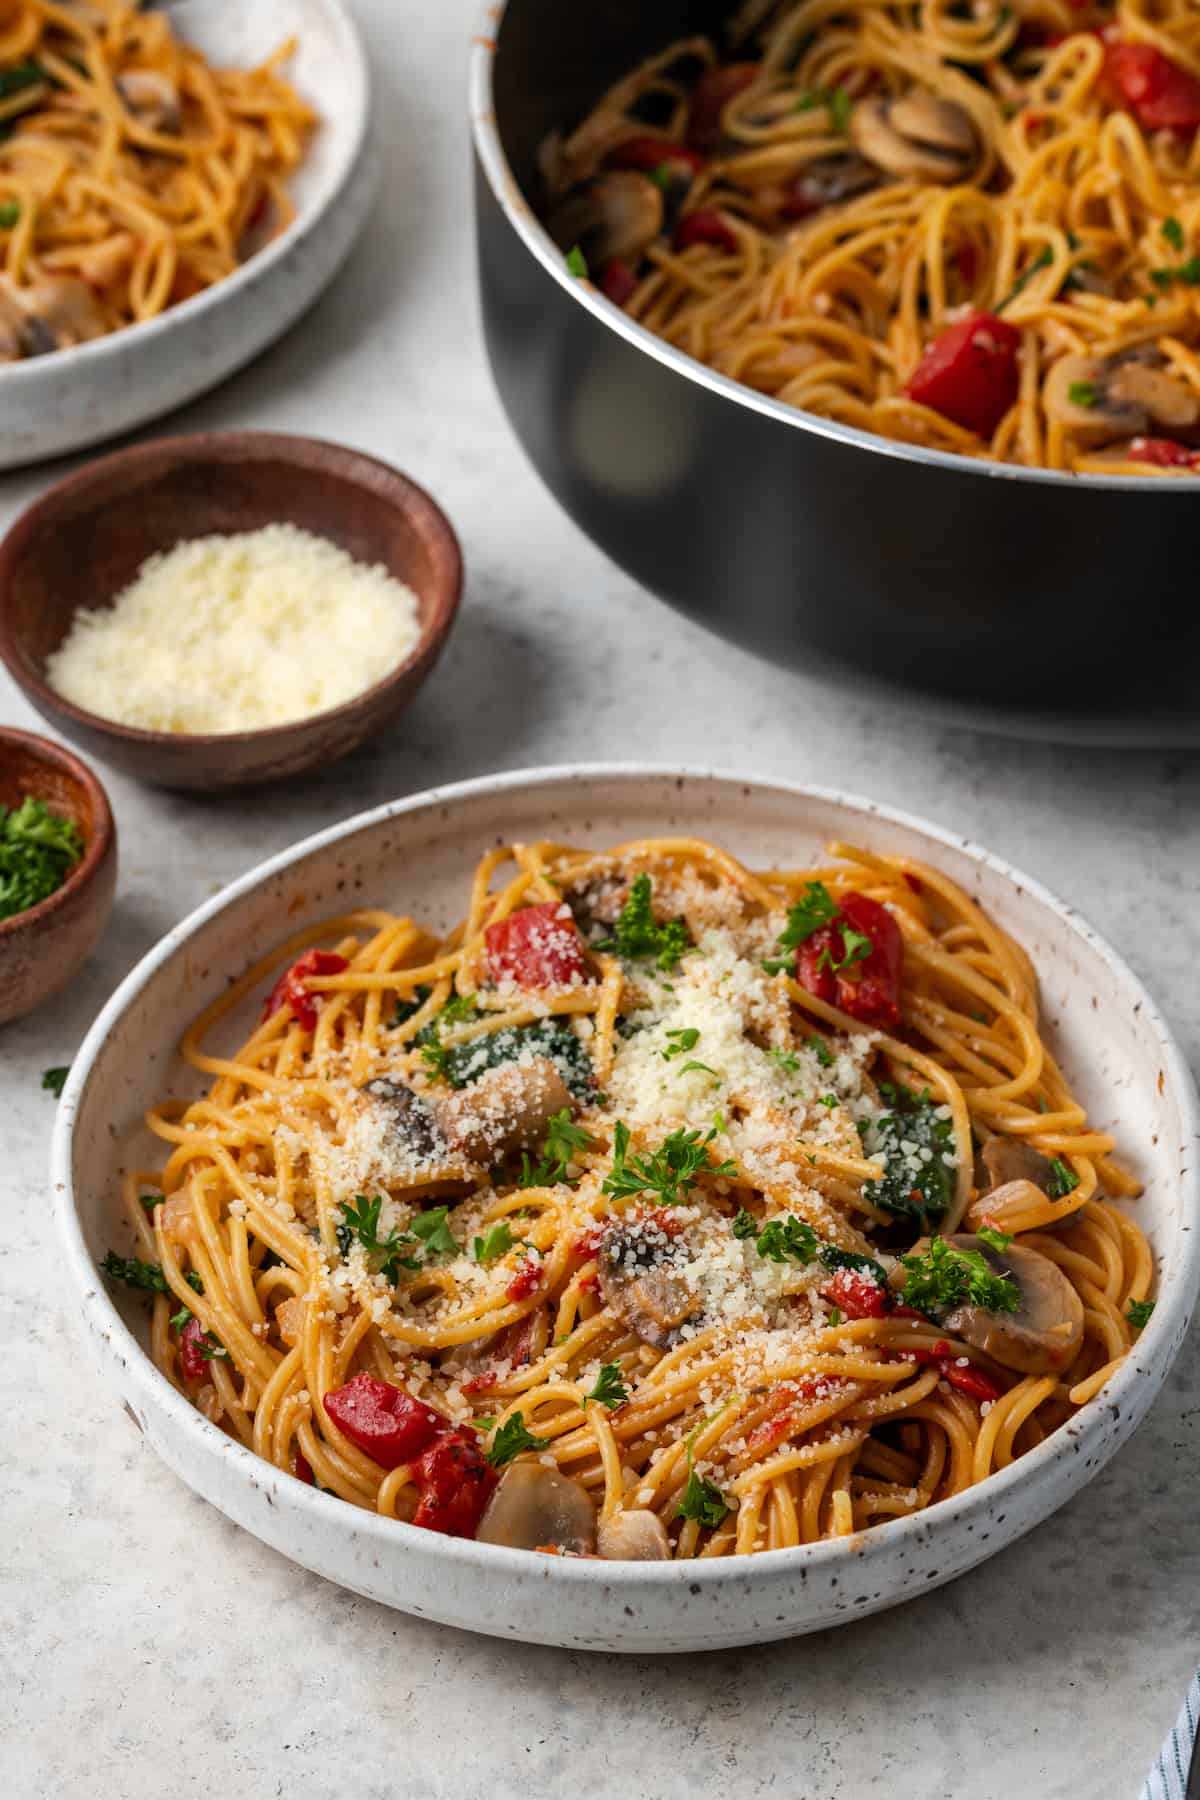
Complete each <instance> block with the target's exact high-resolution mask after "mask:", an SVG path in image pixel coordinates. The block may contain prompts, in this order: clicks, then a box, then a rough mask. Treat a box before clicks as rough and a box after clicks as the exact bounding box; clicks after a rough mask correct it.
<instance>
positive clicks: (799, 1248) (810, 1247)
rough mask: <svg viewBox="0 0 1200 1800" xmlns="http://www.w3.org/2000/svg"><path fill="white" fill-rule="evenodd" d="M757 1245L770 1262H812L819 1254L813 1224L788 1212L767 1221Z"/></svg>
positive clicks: (761, 1253) (759, 1235) (760, 1252)
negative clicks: (807, 1223)
mask: <svg viewBox="0 0 1200 1800" xmlns="http://www.w3.org/2000/svg"><path fill="white" fill-rule="evenodd" d="M755 1247H756V1249H757V1250H758V1254H759V1255H760V1256H764V1257H766V1258H767V1260H768V1261H769V1262H774V1263H781V1262H788V1261H789V1260H790V1261H792V1262H799V1263H810V1262H812V1261H813V1259H814V1257H815V1256H816V1254H817V1249H818V1239H817V1234H816V1232H815V1231H814V1230H813V1228H812V1226H811V1225H806V1224H805V1222H804V1220H803V1219H797V1218H796V1217H795V1215H794V1214H792V1213H788V1214H787V1215H786V1217H784V1218H781V1219H769V1220H768V1221H767V1223H766V1224H765V1225H764V1226H763V1228H762V1230H761V1231H760V1232H759V1234H758V1243H757V1245H756V1246H755Z"/></svg>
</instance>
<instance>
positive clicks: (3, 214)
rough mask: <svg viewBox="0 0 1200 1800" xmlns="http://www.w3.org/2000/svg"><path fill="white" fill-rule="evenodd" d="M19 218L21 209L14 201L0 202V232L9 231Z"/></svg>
mask: <svg viewBox="0 0 1200 1800" xmlns="http://www.w3.org/2000/svg"><path fill="white" fill-rule="evenodd" d="M20 217H21V208H20V205H19V204H18V202H17V201H16V200H4V201H0V231H11V230H12V228H13V226H14V225H15V224H16V223H17V220H18V219H19V218H20Z"/></svg>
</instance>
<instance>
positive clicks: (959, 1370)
mask: <svg viewBox="0 0 1200 1800" xmlns="http://www.w3.org/2000/svg"><path fill="white" fill-rule="evenodd" d="M899 1354H900V1355H901V1356H902V1357H910V1358H911V1359H912V1361H914V1362H919V1363H925V1364H927V1365H929V1366H930V1367H932V1368H936V1369H937V1370H938V1371H939V1373H940V1375H941V1377H942V1380H943V1381H948V1382H949V1383H950V1385H951V1387H956V1388H958V1389H959V1391H960V1392H961V1393H964V1394H969V1395H970V1396H971V1398H972V1400H980V1401H992V1400H999V1399H1000V1398H1001V1397H1002V1395H1003V1389H1002V1388H998V1387H997V1386H996V1383H995V1382H994V1381H993V1380H992V1378H991V1376H990V1375H985V1374H984V1372H983V1370H982V1369H977V1368H976V1367H975V1365H974V1363H972V1362H970V1361H968V1360H967V1359H966V1358H965V1357H963V1358H959V1357H956V1356H955V1355H954V1352H953V1351H952V1350H951V1348H950V1346H949V1344H948V1343H947V1342H946V1340H945V1338H939V1339H938V1341H937V1343H936V1344H933V1345H932V1346H929V1347H927V1346H925V1345H923V1344H914V1345H913V1346H912V1348H911V1349H905V1350H901V1351H900V1352H899Z"/></svg>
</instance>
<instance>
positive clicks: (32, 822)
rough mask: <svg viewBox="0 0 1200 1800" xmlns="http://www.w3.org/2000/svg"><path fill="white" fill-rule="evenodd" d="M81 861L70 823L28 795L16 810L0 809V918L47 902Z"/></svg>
mask: <svg viewBox="0 0 1200 1800" xmlns="http://www.w3.org/2000/svg"><path fill="white" fill-rule="evenodd" d="M82 856H83V837H82V835H81V833H80V830H79V827H78V825H76V823H75V821H74V820H73V819H67V818H64V817H63V815H62V814H61V813H56V812H51V811H50V809H49V807H47V806H45V805H43V803H42V802H41V801H40V800H34V799H33V798H32V797H31V796H29V795H27V796H26V797H25V799H24V800H23V801H22V802H21V804H20V806H12V807H10V806H0V919H11V918H14V917H15V916H16V914H17V913H21V912H28V910H29V908H30V907H32V906H38V905H40V903H41V902H42V901H43V900H48V899H49V897H50V895H51V894H53V893H54V892H55V891H56V890H57V889H58V888H60V887H61V886H62V884H63V882H64V881H65V880H66V879H67V876H68V875H69V874H70V873H71V870H72V869H73V868H74V867H75V865H76V863H78V862H79V861H80V859H81V858H82Z"/></svg>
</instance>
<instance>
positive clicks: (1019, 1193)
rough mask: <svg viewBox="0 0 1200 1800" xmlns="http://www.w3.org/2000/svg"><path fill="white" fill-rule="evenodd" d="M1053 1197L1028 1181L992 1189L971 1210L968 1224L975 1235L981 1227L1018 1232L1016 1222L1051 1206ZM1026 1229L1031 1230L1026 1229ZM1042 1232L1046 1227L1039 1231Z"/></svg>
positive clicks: (976, 1201) (968, 1210) (982, 1195)
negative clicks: (993, 1227)
mask: <svg viewBox="0 0 1200 1800" xmlns="http://www.w3.org/2000/svg"><path fill="white" fill-rule="evenodd" d="M1048 1200H1049V1196H1048V1195H1047V1194H1046V1192H1045V1190H1044V1189H1043V1188H1040V1187H1038V1186H1037V1185H1036V1183H1034V1182H1032V1181H1025V1180H1024V1179H1021V1180H1017V1181H1006V1182H1004V1183H1002V1185H1001V1186H1000V1187H995V1188H989V1189H988V1191H987V1193H986V1194H980V1196H979V1198H978V1199H977V1200H974V1201H972V1203H971V1205H970V1206H969V1207H968V1208H967V1215H966V1222H967V1224H968V1225H969V1226H970V1227H971V1229H972V1230H973V1231H978V1229H979V1227H980V1226H981V1225H991V1226H999V1228H1000V1230H1001V1231H1013V1230H1014V1229H1016V1226H1015V1224H1014V1223H1013V1221H1015V1220H1017V1219H1019V1218H1020V1217H1022V1216H1023V1215H1025V1214H1027V1213H1029V1212H1031V1211H1033V1210H1034V1209H1035V1208H1038V1207H1043V1206H1045V1205H1047V1203H1048ZM1022 1229H1025V1230H1028V1229H1029V1227H1028V1226H1025V1227H1023V1228H1022ZM1038 1229H1039V1230H1041V1229H1042V1227H1040V1226H1039V1227H1038Z"/></svg>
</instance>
